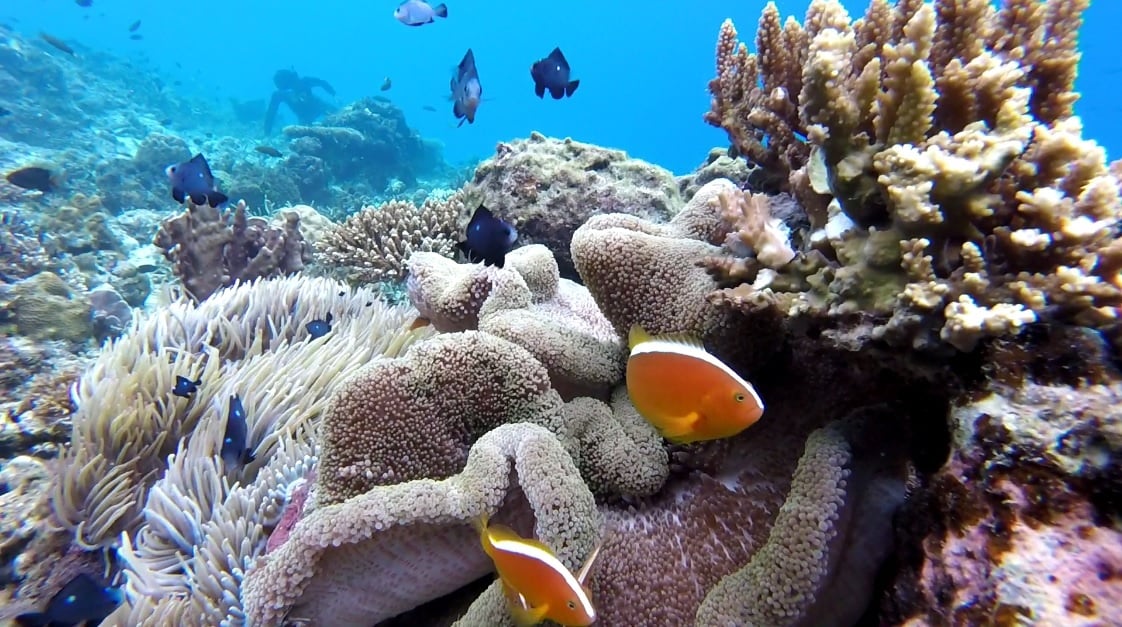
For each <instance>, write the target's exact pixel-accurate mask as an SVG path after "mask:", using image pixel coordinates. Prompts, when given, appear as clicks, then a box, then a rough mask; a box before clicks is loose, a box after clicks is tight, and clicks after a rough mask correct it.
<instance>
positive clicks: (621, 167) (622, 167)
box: [466, 132, 682, 279]
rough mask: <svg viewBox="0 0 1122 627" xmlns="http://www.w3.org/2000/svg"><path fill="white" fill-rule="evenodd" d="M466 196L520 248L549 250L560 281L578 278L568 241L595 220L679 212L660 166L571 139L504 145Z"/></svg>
mask: <svg viewBox="0 0 1122 627" xmlns="http://www.w3.org/2000/svg"><path fill="white" fill-rule="evenodd" d="M466 191H467V193H469V194H471V195H472V196H473V197H478V198H479V199H480V200H482V202H483V204H484V205H485V206H486V207H487V208H488V209H491V210H492V211H493V212H495V213H496V214H497V215H498V216H500V217H502V218H503V219H504V220H507V221H509V222H511V223H512V224H514V225H515V227H516V228H517V229H518V237H519V241H520V242H523V243H527V244H544V245H546V246H547V247H549V249H550V250H552V251H553V254H554V255H556V256H557V263H558V265H559V266H560V268H561V276H563V277H566V278H569V279H576V278H577V275H576V271H575V269H574V268H573V264H572V258H571V257H570V255H569V242H570V240H571V239H572V236H573V232H574V231H576V229H577V227H579V226H580V225H581V224H583V223H584V221H585V220H587V219H588V218H589V217H590V216H593V215H598V214H602V213H626V214H630V215H634V216H639V217H642V218H645V219H649V220H653V221H656V222H663V221H665V220H667V219H669V218H670V217H671V216H673V215H674V214H676V213H677V212H678V210H679V209H681V207H682V200H681V195H680V194H679V192H678V185H677V182H676V181H675V179H674V175H673V174H671V173H670V172H668V171H667V170H664V169H662V168H660V167H658V166H655V165H652V164H649V163H646V162H644V161H641V160H639V159H633V158H630V157H628V156H627V153H625V152H623V151H622V150H610V149H607V148H601V147H599V146H593V145H591V144H583V143H581V142H577V141H573V140H572V139H564V140H560V139H553V138H550V137H545V136H544V135H542V134H540V133H536V132H535V133H531V134H530V138H529V139H525V140H516V141H513V142H510V143H500V144H499V145H498V148H496V151H495V156H494V157H492V158H490V159H488V160H487V161H484V162H483V163H481V164H480V165H479V167H478V168H477V169H476V171H475V177H474V179H473V180H472V181H471V182H470V183H469V184H468V186H467V190H466Z"/></svg>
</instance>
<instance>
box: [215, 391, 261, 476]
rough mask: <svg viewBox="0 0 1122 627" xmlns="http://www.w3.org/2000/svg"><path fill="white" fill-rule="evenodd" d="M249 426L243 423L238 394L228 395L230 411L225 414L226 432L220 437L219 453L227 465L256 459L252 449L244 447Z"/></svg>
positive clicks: (240, 401)
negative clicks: (220, 447) (220, 449)
mask: <svg viewBox="0 0 1122 627" xmlns="http://www.w3.org/2000/svg"><path fill="white" fill-rule="evenodd" d="M247 437H249V427H248V426H247V425H246V423H245V407H244V406H243V405H242V399H241V397H240V396H237V395H234V396H231V397H230V413H229V414H228V415H227V416H226V434H225V435H224V436H223V438H222V451H221V452H220V453H219V455H220V456H221V457H222V461H224V462H226V465H227V466H231V467H232V466H237V465H244V464H248V463H249V462H251V461H253V460H254V459H256V456H255V455H254V454H253V450H252V449H250V448H247V447H246V438H247Z"/></svg>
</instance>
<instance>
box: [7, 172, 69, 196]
mask: <svg viewBox="0 0 1122 627" xmlns="http://www.w3.org/2000/svg"><path fill="white" fill-rule="evenodd" d="M4 179H5V180H7V181H8V182H9V183H11V184H12V185H15V186H16V187H22V188H24V189H33V190H36V191H40V192H43V193H44V194H45V193H47V192H50V191H54V190H55V188H57V187H58V177H57V176H55V174H54V173H53V172H51V171H50V170H48V169H47V168H41V167H39V166H29V167H26V168H20V169H18V170H15V171H13V172H9V173H8V174H7V175H6V176H4Z"/></svg>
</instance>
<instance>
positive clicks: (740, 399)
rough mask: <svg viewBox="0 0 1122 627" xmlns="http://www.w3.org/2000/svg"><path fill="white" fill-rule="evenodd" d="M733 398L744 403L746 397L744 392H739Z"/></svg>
mask: <svg viewBox="0 0 1122 627" xmlns="http://www.w3.org/2000/svg"><path fill="white" fill-rule="evenodd" d="M733 398H734V399H736V402H738V403H743V402H744V398H745V396H744V393H743V392H737V393H736V395H735V396H733Z"/></svg>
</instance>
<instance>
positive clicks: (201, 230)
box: [153, 201, 312, 301]
mask: <svg viewBox="0 0 1122 627" xmlns="http://www.w3.org/2000/svg"><path fill="white" fill-rule="evenodd" d="M153 243H154V244H155V245H156V246H158V247H159V248H161V249H162V250H163V251H164V256H165V257H166V258H167V259H168V261H170V262H172V264H173V266H172V267H173V270H174V272H175V275H176V276H178V277H179V278H180V280H181V281H182V282H183V286H184V288H185V289H186V290H187V293H188V294H190V295H191V296H192V298H195V299H197V300H200V301H202V300H205V299H206V298H207V297H209V296H210V295H211V294H213V293H214V292H215V291H216V290H218V289H219V288H222V287H226V286H229V285H233V284H234V282H235V281H243V282H248V281H252V280H254V279H257V278H268V277H274V276H283V275H288V274H292V273H295V272H298V271H299V270H300V269H302V268H303V267H304V264H305V263H307V262H309V261H311V259H312V251H311V247H310V246H308V245H307V243H306V242H305V241H304V237H303V235H301V233H300V216H299V215H298V214H296V213H294V212H290V213H288V214H286V215H285V218H284V224H283V225H280V226H272V225H270V224H269V222H268V220H266V219H265V218H261V217H258V216H249V215H247V213H246V204H245V202H244V201H243V202H240V203H238V205H237V206H236V207H234V209H232V210H225V211H223V210H221V209H218V208H215V207H211V206H209V205H202V206H197V205H195V204H194V203H190V202H189V203H188V205H187V209H186V210H185V211H184V212H183V213H181V214H179V215H178V216H175V217H172V218H168V219H167V220H165V221H164V223H163V225H162V226H161V227H160V230H159V232H157V233H156V238H155V240H154V241H153Z"/></svg>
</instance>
